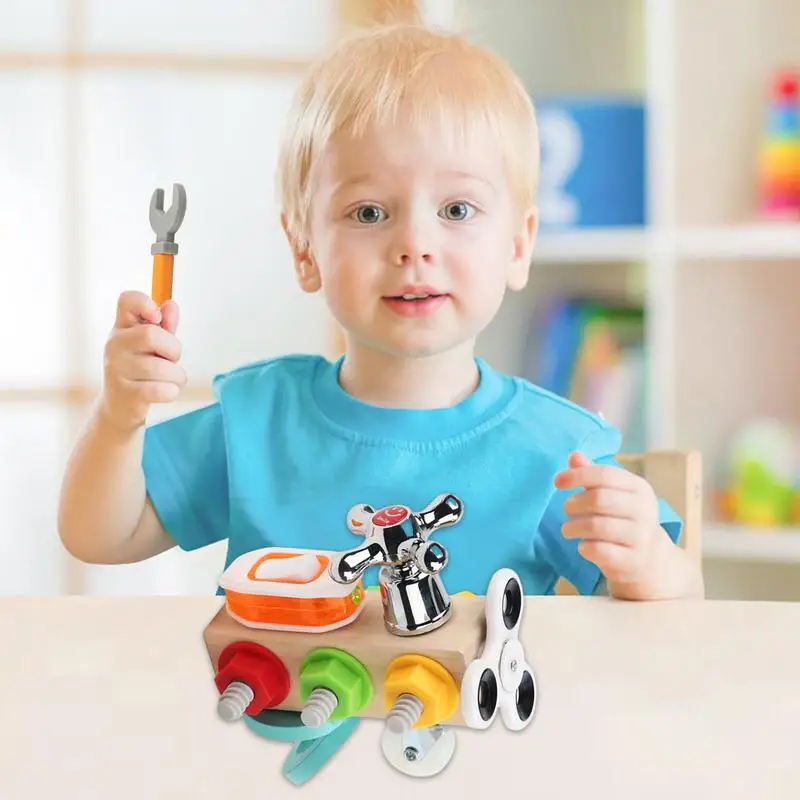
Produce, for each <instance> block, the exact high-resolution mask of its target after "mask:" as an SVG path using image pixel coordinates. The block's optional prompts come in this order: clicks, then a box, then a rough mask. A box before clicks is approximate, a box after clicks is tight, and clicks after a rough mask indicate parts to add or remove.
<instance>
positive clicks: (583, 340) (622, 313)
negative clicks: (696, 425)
mask: <svg viewBox="0 0 800 800" xmlns="http://www.w3.org/2000/svg"><path fill="white" fill-rule="evenodd" d="M526 349H527V365H526V374H525V375H524V377H526V378H527V379H528V380H530V381H532V382H533V383H535V384H536V385H538V386H541V387H542V388H543V389H546V390H548V391H551V392H554V393H555V394H557V395H560V396H562V397H565V398H567V399H569V400H572V401H573V402H575V403H578V404H579V405H580V406H582V407H584V408H586V409H587V410H589V411H591V412H594V413H600V414H602V415H603V417H604V418H605V419H606V420H607V421H608V422H610V423H611V424H613V425H615V426H617V427H618V428H619V429H620V431H621V433H622V437H623V443H622V447H623V449H624V450H626V451H628V452H640V451H642V450H644V449H645V443H646V438H645V398H646V394H645V376H646V363H645V347H644V310H643V309H642V308H641V307H640V306H636V305H630V304H624V303H616V302H612V301H604V300H600V299H596V298H582V297H555V298H552V299H551V300H550V301H549V303H548V304H547V306H546V308H545V311H544V314H543V315H542V316H541V317H539V318H538V319H537V320H535V321H534V322H533V324H532V325H531V328H530V334H529V339H528V344H527V348H526Z"/></svg>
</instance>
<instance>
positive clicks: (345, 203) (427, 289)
mask: <svg viewBox="0 0 800 800" xmlns="http://www.w3.org/2000/svg"><path fill="white" fill-rule="evenodd" d="M534 232H535V221H534V216H533V214H532V213H530V214H528V215H527V217H525V218H524V219H523V217H522V215H520V214H519V212H518V210H517V209H515V207H514V206H513V203H512V197H511V195H510V192H509V188H508V186H507V182H506V177H505V172H504V166H503V162H502V155H501V153H500V151H499V148H498V147H496V146H495V145H494V143H493V142H492V140H491V139H490V137H489V134H488V131H487V132H486V133H485V134H477V135H476V136H474V137H473V138H472V140H471V141H469V142H468V143H464V144H462V145H459V146H456V147H454V146H453V145H452V143H449V142H446V141H445V140H444V139H443V138H442V137H441V136H440V135H437V134H436V133H435V132H432V133H431V134H430V135H427V136H426V137H425V138H424V140H422V139H420V137H419V136H416V135H415V134H414V132H413V130H412V129H411V128H410V127H406V126H403V125H396V126H393V127H386V128H383V129H380V130H376V129H373V130H370V131H368V132H367V133H366V134H365V135H364V136H363V137H361V138H359V139H357V140H356V139H353V138H352V137H346V136H339V137H337V138H334V139H333V140H332V141H331V143H330V146H329V148H328V150H327V152H326V154H325V156H324V157H323V158H322V160H321V161H320V163H319V164H318V172H317V173H316V183H315V185H314V194H313V202H312V207H311V214H310V236H309V239H310V253H309V254H306V255H308V260H306V261H304V260H303V258H304V256H303V254H300V257H299V261H298V264H297V266H298V274H299V276H300V281H301V285H303V286H304V287H305V288H307V289H309V290H312V291H313V290H315V289H316V288H318V287H319V286H320V284H321V287H322V291H323V293H324V295H325V297H326V300H327V302H328V305H329V307H330V309H331V312H332V314H333V315H334V317H335V318H336V320H337V321H338V322H339V324H340V325H342V327H343V328H344V329H345V331H346V333H347V337H348V345H349V346H350V347H368V348H375V349H378V350H380V351H383V352H385V353H391V354H393V355H395V356H401V357H411V358H414V357H420V356H429V355H438V354H441V353H444V352H447V351H449V350H452V349H454V348H456V347H458V346H459V345H463V344H464V343H466V342H471V341H472V340H474V338H475V337H476V335H477V334H478V333H479V332H480V331H481V330H483V328H485V327H486V325H487V324H488V323H489V322H490V321H491V320H492V318H493V317H494V316H495V314H496V312H497V310H498V308H499V306H500V303H501V301H502V299H503V295H504V293H505V290H506V287H508V286H510V287H511V288H514V289H519V288H522V286H524V284H525V282H526V280H527V275H528V263H529V259H530V250H531V247H532V243H533V234H534ZM404 295H406V298H405V299H404V297H403V296H404ZM409 296H412V297H415V298H417V299H410V297H409ZM420 298H421V299H420Z"/></svg>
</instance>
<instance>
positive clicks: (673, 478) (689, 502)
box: [556, 450, 703, 595]
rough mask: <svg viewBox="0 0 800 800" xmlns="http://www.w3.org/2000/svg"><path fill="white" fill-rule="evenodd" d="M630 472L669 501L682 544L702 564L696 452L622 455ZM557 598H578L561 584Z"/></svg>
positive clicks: (699, 473)
mask: <svg viewBox="0 0 800 800" xmlns="http://www.w3.org/2000/svg"><path fill="white" fill-rule="evenodd" d="M618 460H619V462H620V464H622V466H623V467H625V468H626V469H629V470H631V471H632V472H635V473H636V474H637V475H641V476H642V477H643V478H644V479H645V480H647V481H648V482H649V483H650V485H651V486H652V487H653V490H654V491H655V493H656V494H657V495H658V496H659V497H661V498H663V499H664V500H666V502H667V503H669V505H670V506H671V507H672V508H673V509H674V511H675V513H676V514H678V516H679V517H680V518H681V519H682V520H683V531H682V532H681V538H680V541H679V542H678V544H679V545H680V546H681V547H683V548H684V549H685V550H686V551H687V552H689V553H691V554H692V556H693V557H694V558H696V559H697V561H698V563H700V564H702V559H703V542H702V531H701V523H702V494H703V493H702V469H703V467H702V458H701V455H700V453H699V452H697V451H696V450H688V451H680V450H648V451H647V452H646V453H642V454H627V453H626V454H621V455H620V456H619V458H618ZM556 594H558V595H574V594H577V591H576V589H575V587H574V586H572V584H571V583H569V581H567V580H565V579H563V578H562V579H561V580H559V582H558V583H557V584H556Z"/></svg>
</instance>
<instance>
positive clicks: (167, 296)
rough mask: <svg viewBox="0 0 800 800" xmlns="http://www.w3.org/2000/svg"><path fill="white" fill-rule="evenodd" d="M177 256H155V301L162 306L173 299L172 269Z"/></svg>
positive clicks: (161, 254)
mask: <svg viewBox="0 0 800 800" xmlns="http://www.w3.org/2000/svg"><path fill="white" fill-rule="evenodd" d="M174 262H175V256H173V255H172V254H171V253H156V254H155V255H154V256H153V293H152V294H153V301H154V302H155V304H156V305H157V306H161V305H162V304H163V303H165V302H166V301H167V300H171V299H172V268H173V265H174Z"/></svg>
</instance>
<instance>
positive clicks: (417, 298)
mask: <svg viewBox="0 0 800 800" xmlns="http://www.w3.org/2000/svg"><path fill="white" fill-rule="evenodd" d="M448 296H449V295H446V294H417V295H412V294H402V295H395V296H393V297H384V298H383V302H384V303H386V305H387V306H388V307H389V308H390V309H391V310H392V311H394V312H395V313H396V314H399V315H400V316H403V317H427V316H430V315H431V314H434V313H436V311H438V310H439V309H440V308H441V307H442V306H443V305H444V303H445V301H446V300H447V298H448Z"/></svg>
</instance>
